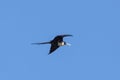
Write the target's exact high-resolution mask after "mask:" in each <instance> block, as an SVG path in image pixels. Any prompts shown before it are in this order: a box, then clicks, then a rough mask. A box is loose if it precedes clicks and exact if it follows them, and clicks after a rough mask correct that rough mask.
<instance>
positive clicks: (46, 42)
mask: <svg viewBox="0 0 120 80" xmlns="http://www.w3.org/2000/svg"><path fill="white" fill-rule="evenodd" d="M32 44H37V45H40V44H50V42H42V43H32Z"/></svg>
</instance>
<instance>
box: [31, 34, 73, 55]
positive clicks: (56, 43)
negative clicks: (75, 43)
mask: <svg viewBox="0 0 120 80" xmlns="http://www.w3.org/2000/svg"><path fill="white" fill-rule="evenodd" d="M68 36H72V35H69V34H66V35H57V36H56V37H55V38H54V39H53V40H51V41H49V42H42V43H33V44H38V45H39V44H51V48H50V51H49V53H48V54H51V53H52V52H54V51H55V50H56V49H58V48H59V47H60V46H64V45H70V44H69V43H66V42H65V41H63V38H64V37H68Z"/></svg>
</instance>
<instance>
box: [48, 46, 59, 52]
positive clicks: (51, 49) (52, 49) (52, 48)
mask: <svg viewBox="0 0 120 80" xmlns="http://www.w3.org/2000/svg"><path fill="white" fill-rule="evenodd" d="M57 48H59V46H58V45H57V44H51V48H50V52H49V54H51V53H52V52H53V51H55V50H56V49H57Z"/></svg>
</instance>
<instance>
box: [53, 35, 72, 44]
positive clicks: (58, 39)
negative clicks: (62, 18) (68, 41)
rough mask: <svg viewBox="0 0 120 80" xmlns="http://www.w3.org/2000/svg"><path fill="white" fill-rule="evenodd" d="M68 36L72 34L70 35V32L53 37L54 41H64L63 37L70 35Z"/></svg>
mask: <svg viewBox="0 0 120 80" xmlns="http://www.w3.org/2000/svg"><path fill="white" fill-rule="evenodd" d="M68 36H72V35H69V34H66V35H58V36H56V37H55V38H54V39H53V41H55V42H61V41H63V38H64V37H68Z"/></svg>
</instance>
